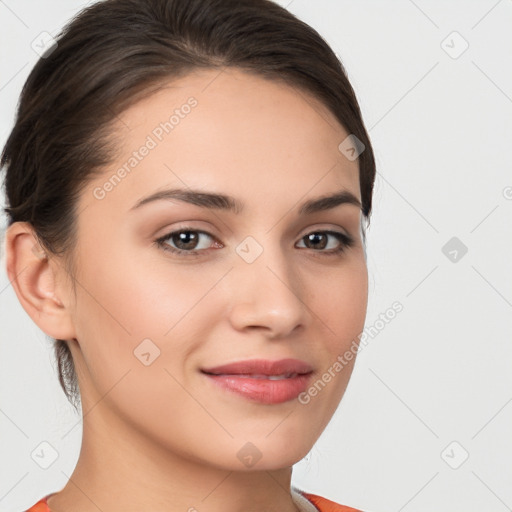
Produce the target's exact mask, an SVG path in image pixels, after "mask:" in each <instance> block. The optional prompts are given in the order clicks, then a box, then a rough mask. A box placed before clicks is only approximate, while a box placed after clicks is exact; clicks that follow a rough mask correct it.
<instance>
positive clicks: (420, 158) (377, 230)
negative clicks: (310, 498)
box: [0, 0, 512, 512]
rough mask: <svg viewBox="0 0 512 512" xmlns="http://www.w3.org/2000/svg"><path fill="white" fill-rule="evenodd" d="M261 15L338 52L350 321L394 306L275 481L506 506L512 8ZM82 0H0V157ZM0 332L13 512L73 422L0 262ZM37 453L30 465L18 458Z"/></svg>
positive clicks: (509, 476)
mask: <svg viewBox="0 0 512 512" xmlns="http://www.w3.org/2000/svg"><path fill="white" fill-rule="evenodd" d="M278 3H280V4H281V5H283V6H285V7H286V6H287V7H288V9H289V10H290V11H291V12H293V13H294V14H296V15H298V16H299V17H300V18H301V19H303V20H304V21H306V22H307V23H309V24H310V25H312V26H313V27H314V28H316V29H317V30H318V31H319V32H320V34H321V35H322V36H324V37H325V39H326V40H327V41H328V42H329V43H330V44H331V46H332V47H333V49H334V50H335V51H336V53H337V54H338V56H339V57H340V58H341V60H342V61H343V63H344V65H345V66H346V69H347V72H348V75H349V78H350V80H351V82H352V84H353V86H354V88H355V90H356V93H357V95H358V99H359V101H360V104H361V108H362V111H363V116H364V119H365V122H366V125H367V127H368V129H369V132H370V137H371V139H372V143H373V145H374V150H375V154H376V159H377V168H378V175H377V180H376V185H375V199H374V202H375V206H374V212H373V217H372V221H371V226H370V229H369V232H368V265H369V275H370V299H369V309H368V316H367V324H366V325H367V326H372V325H373V326H379V325H380V324H378V323H376V320H377V319H378V318H379V315H380V314H381V313H383V312H385V311H386V310H387V309H388V308H389V307H390V306H391V304H392V303H393V302H394V301H396V300H398V301H400V302H401V303H402V305H403V307H404V309H403V311H402V312H401V313H399V314H398V315H397V316H396V317H395V319H393V320H392V321H391V322H389V323H388V324H386V325H385V327H384V328H381V329H378V334H377V335H376V336H374V337H373V338H371V339H370V342H369V343H368V344H367V345H366V346H365V347H364V350H361V351H360V353H359V356H358V360H357V363H356V367H355V370H354V373H353V376H352V380H351V381H350V384H349V387H348V389H347V392H346V394H345V397H344V398H343V400H342V402H341V405H340V407H339V408H338V410H337V412H336V414H335V416H334V418H333V420H332V421H331V423H330V424H329V426H328V427H327V429H326V431H325V432H324V434H323V435H322V436H321V438H320V439H319V441H318V443H317V444H316V445H315V446H314V447H313V449H312V451H311V453H310V454H309V455H308V457H306V459H305V460H303V461H301V462H300V463H298V464H297V465H296V466H295V469H294V473H293V483H294V484H295V485H297V486H299V487H300V488H302V489H305V490H308V491H310V492H314V493H316V494H320V495H323V496H325V497H328V498H330V499H332V500H334V501H338V502H341V503H344V504H347V505H351V506H354V507H359V508H361V509H363V510H365V511H373V512H381V511H382V512H384V511H396V512H400V511H402V510H403V511H406V512H413V511H416V512H422V511H432V510H436V511H438V512H442V511H450V512H453V511H463V510H464V511H465V512H472V511H481V510H486V511H487V512H493V511H496V512H501V511H505V510H512V486H511V485H510V483H511V482H512V436H511V426H512V403H511V402H512V372H511V371H510V369H511V366H512V365H511V363H512V347H511V344H510V338H511V334H510V333H511V332H512V315H511V313H512V270H511V266H512V265H511V262H512V258H511V256H512V236H511V227H512V222H511V220H512V172H511V160H512V157H511V152H510V146H511V141H512V116H511V114H512V73H511V67H512V66H511V60H510V59H511V48H512V31H511V30H510V27H511V26H512V2H511V1H510V0H501V1H496V0H489V1H487V0H485V1H484V0H481V1H467V0H465V1H449V2H445V1H443V2H442V1H436V2H434V1H430V2H427V1H425V0H423V1H420V0H417V1H415V2H413V1H412V0H402V1H398V0H397V1H393V2H391V1H379V0H372V1H370V0H366V1H361V0H359V1H356V0H351V1H335V0H329V1H327V0H322V1H318V0H317V1H312V0H293V1H292V2H290V1H289V0H282V1H279V2H278ZM84 5H85V3H84V2H78V1H74V0H73V1H71V0H60V1H56V0H55V1H45V2H35V1H27V0H24V1H14V0H3V1H0V38H1V40H0V48H1V70H2V71H1V75H0V103H1V112H2V116H1V125H0V132H1V133H0V139H1V140H0V142H1V144H2V145H3V143H4V142H5V140H6V137H7V135H8V133H9V131H10V129H11V127H12V124H13V120H14V109H15V106H16V102H17V98H18V95H19V93H20V91H21V87H22V85H23V83H24V81H25V78H26V77H27V75H28V73H29V71H30V69H31V68H32V67H33V65H34V64H35V62H36V60H37V58H38V55H37V54H36V53H35V52H34V50H33V49H32V48H31V43H32V41H33V40H34V39H36V38H37V37H38V35H39V34H40V33H41V32H43V31H46V32H49V33H50V34H52V35H55V36H56V35H57V33H58V32H59V30H60V28H61V27H62V26H63V25H64V23H65V22H66V21H67V20H68V19H69V18H70V17H71V16H72V15H74V14H75V13H76V12H77V11H79V10H80V9H81V8H82V7H83V6H84ZM454 31H455V32H457V33H458V35H457V34H453V32H454ZM466 44H468V45H469V46H468V48H467V49H466V50H465V51H463V50H464V48H465V46H466ZM2 223H3V224H2V226H3V225H4V224H5V220H4V219H2ZM453 237H456V240H455V241H452V242H451V243H452V244H455V245H454V246H453V247H452V246H451V245H449V246H448V247H447V248H446V249H445V250H444V252H443V247H444V246H445V244H447V242H448V241H449V240H450V239H452V238H453ZM461 244H464V245H465V246H466V247H467V253H466V254H464V255H463V254H462V251H461V250H460V248H461V247H462V245H461ZM454 249H455V250H456V251H457V258H456V260H455V261H454V257H455V253H454V252H451V253H450V251H453V250H454ZM445 253H446V254H445ZM2 258H3V250H2ZM0 326H1V328H0V329H1V330H0V350H1V355H0V379H1V389H2V395H1V406H0V432H1V436H0V439H1V441H0V450H1V451H0V460H1V461H2V462H1V467H0V510H1V511H7V512H20V511H21V510H24V509H25V507H28V506H30V505H32V504H33V503H35V501H36V500H37V499H39V498H40V497H42V495H43V494H47V493H49V492H52V491H55V490H58V489H60V488H61V487H63V486H64V484H65V483H66V481H67V478H68V476H69V475H70V474H71V473H72V471H73V468H74V465H75V463H76V461H77V458H78V453H79V449H80V440H81V426H80V424H78V419H79V418H78V417H77V416H76V415H75V414H74V413H73V410H72V408H71V406H70V405H68V403H67V401H66V399H65V397H64V395H63V393H62V391H61V390H60V387H59V384H58V381H57V374H56V371H55V365H54V361H53V353H52V352H51V351H50V350H49V347H50V345H49V342H48V341H47V340H46V338H45V335H44V333H42V332H41V331H40V330H39V329H38V328H37V327H36V326H35V324H33V322H32V321H31V319H30V317H29V316H28V315H27V314H26V313H25V311H24V310H23V308H22V307H21V306H20V304H19V302H18V300H17V297H16V295H15V293H14V291H13V289H12V287H11V286H10V285H9V282H8V279H7V277H6V274H5V262H4V259H2V269H1V273H0ZM44 441H47V442H49V443H50V444H51V445H52V446H54V447H55V448H56V449H57V452H58V458H57V460H56V461H55V463H54V464H52V465H51V466H50V467H49V468H48V469H43V468H41V467H39V466H38V465H37V464H36V463H35V462H34V460H33V459H32V458H31V453H32V452H33V450H34V449H36V448H37V447H38V446H39V445H40V443H41V442H44ZM454 441H455V444H453V442H454ZM466 455H468V458H467V460H465V461H463V460H464V457H465V456H466ZM462 461H463V462H462ZM461 462H462V463H461ZM457 466H458V467H457Z"/></svg>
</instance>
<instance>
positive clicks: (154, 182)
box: [82, 68, 360, 212]
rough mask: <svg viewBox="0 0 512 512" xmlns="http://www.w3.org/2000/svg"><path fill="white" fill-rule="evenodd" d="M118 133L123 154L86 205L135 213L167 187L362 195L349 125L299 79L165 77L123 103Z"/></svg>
mask: <svg viewBox="0 0 512 512" xmlns="http://www.w3.org/2000/svg"><path fill="white" fill-rule="evenodd" d="M114 132H115V136H116V138H117V140H118V141H119V152H118V157H117V158H116V160H115V161H114V163H113V164H111V165H110V166H109V167H108V168H106V169H105V170H104V173H103V174H102V175H101V176H99V177H98V178H97V179H95V180H94V181H93V182H91V184H90V186H89V189H88V191H87V194H85V196H84V197H82V200H83V201H84V203H85V204H84V206H97V207H98V208H105V207H110V208H115V209H116V211H124V212H126V211H127V210H129V209H130V207H131V206H133V204H134V202H135V201H136V200H137V199H138V198H140V197H141V196H142V195H144V194H147V193H149V192H153V191H155V190H156V189H158V188H162V187H167V186H169V187H170V186H179V187H181V188H183V187H184V188H186V187H191V188H204V189H207V190H209V191H219V192H224V193H227V194H231V195H235V196H241V195H242V196H245V198H246V199H247V201H250V200H251V199H252V200H255V201H256V200H259V201H260V202H261V201H263V202H269V201H272V200H274V199H276V197H278V196H281V195H282V193H283V192H286V196H287V197H289V198H290V199H293V198H295V199H296V200H299V199H300V198H301V197H303V196H307V195H311V196H317V195H319V194H322V193H325V192H327V191H330V190H332V189H333V187H335V188H337V189H339V188H345V189H348V190H350V191H352V192H353V194H354V195H356V197H358V198H360V192H359V168H358V163H357V161H350V160H348V159H347V158H346V157H345V156H344V155H343V154H342V153H341V152H340V150H339V149H338V146H339V144H340V143H341V142H342V141H343V140H344V139H346V137H347V136H348V135H349V134H348V132H347V131H346V130H345V128H344V127H343V126H342V125H341V124H340V123H339V122H338V121H337V119H336V118H335V116H334V115H333V114H332V113H331V112H330V111H329V109H328V108H327V107H326V106H325V105H323V104H322V103H321V102H320V101H319V100H318V99H316V98H315V97H313V96H312V95H310V94H308V93H307V92H304V91H302V90H300V89H298V88H296V87H293V86H290V85H288V84H286V83H283V82H281V81H275V80H270V79H267V78H263V77H260V76H258V75H255V74H252V73H251V74H249V73H246V72H244V71H242V70H239V69H234V68H223V69H222V70H210V69H209V70H200V71H194V72H192V73H190V74H188V75H186V76H184V77H182V78H180V79H178V80H173V81H172V82H169V83H167V84H165V86H164V87H163V88H162V89H161V90H159V91H158V92H156V93H154V94H152V95H151V96H149V97H148V98H145V99H143V100H141V101H139V102H138V103H136V104H135V105H133V106H131V107H130V108H128V109H127V110H126V111H124V112H123V113H122V114H121V115H120V116H119V117H118V122H117V123H116V125H115V128H114ZM242 182H243V184H244V186H243V187H240V183H242ZM98 187H100V188H101V189H102V191H105V194H104V195H105V197H104V199H102V200H101V201H100V200H99V199H98V195H96V197H95V195H94V189H97V188H98ZM309 191H310V192H309ZM244 202H245V201H244ZM100 203H102V206H101V207H100V206H99V204H100Z"/></svg>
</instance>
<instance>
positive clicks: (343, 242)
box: [155, 227, 354, 257]
mask: <svg viewBox="0 0 512 512" xmlns="http://www.w3.org/2000/svg"><path fill="white" fill-rule="evenodd" d="M188 232H192V233H201V234H204V235H207V236H209V237H211V238H212V239H215V237H214V236H213V235H211V234H210V233H208V232H206V231H202V230H200V229H194V228H190V227H184V228H180V229H178V230H176V231H171V232H169V233H167V234H166V235H164V236H162V237H160V238H157V239H156V240H155V244H156V245H157V246H158V247H159V248H161V249H163V250H164V251H168V252H171V253H173V254H177V255H186V256H187V257H198V256H201V253H202V252H205V251H206V250H207V249H199V250H198V249H192V250H190V251H186V250H184V249H176V248H174V247H171V246H169V244H167V243H165V242H166V241H167V240H168V239H169V238H171V237H172V236H173V235H177V234H179V233H188ZM318 233H322V234H327V235H332V236H334V237H335V238H337V239H338V241H339V242H340V245H339V247H338V248H337V249H331V250H329V251H325V250H315V249H311V250H312V251H313V252H319V253H323V254H322V255H323V256H338V255H341V254H343V253H344V252H345V251H346V250H347V249H349V248H350V247H352V246H353V245H354V239H353V238H352V237H350V236H348V235H346V234H345V233H341V232H339V231H331V230H318V231H311V232H310V233H307V234H306V235H304V236H303V237H302V238H301V240H302V239H303V238H305V237H307V236H309V235H312V234H318ZM306 249H307V247H306Z"/></svg>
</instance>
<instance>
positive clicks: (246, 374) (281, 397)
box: [201, 359, 313, 404]
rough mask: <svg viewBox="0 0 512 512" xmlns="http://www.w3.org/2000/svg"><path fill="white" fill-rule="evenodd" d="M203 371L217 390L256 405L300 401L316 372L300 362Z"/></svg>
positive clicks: (251, 362)
mask: <svg viewBox="0 0 512 512" xmlns="http://www.w3.org/2000/svg"><path fill="white" fill-rule="evenodd" d="M201 371H202V373H203V374H204V375H205V376H206V377H207V380H208V381H209V382H212V383H213V384H214V385H215V387H216V388H217V389H219V388H220V389H222V390H225V391H229V392H232V393H236V394H237V395H239V396H242V397H244V398H246V399H249V400H251V401H253V402H259V403H262V404H278V403H282V402H287V401H289V400H292V399H294V398H296V397H297V396H298V395H299V394H300V393H302V392H303V391H304V390H305V389H306V388H307V386H308V384H309V381H310V378H311V375H312V373H313V368H312V367H311V366H310V365H309V364H308V363H305V362H304V361H300V360H298V359H281V360H279V361H269V360H264V359H251V360H247V361H239V362H236V363H230V364H226V365H222V366H215V367H213V368H205V369H203V370H201Z"/></svg>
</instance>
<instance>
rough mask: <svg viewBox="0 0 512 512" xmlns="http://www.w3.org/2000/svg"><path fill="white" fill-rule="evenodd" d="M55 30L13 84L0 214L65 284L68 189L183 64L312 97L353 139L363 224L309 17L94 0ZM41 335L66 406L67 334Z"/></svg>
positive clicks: (238, 7)
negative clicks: (250, 76)
mask: <svg viewBox="0 0 512 512" xmlns="http://www.w3.org/2000/svg"><path fill="white" fill-rule="evenodd" d="M56 41H57V46H56V47H55V48H54V49H53V51H49V52H47V55H43V57H42V58H40V59H39V61H38V62H37V64H36V65H35V66H34V68H33V70H32V71H31V73H30V75H29V76H28V78H27V80H26V82H25V84H24V86H23V90H22V92H21V95H20V100H19V103H18V109H17V112H16V121H15V124H14V127H13V129H12V131H11V133H10V135H9V137H8V140H7V142H6V144H5V146H4V148H3V151H2V155H1V160H0V165H1V166H2V168H5V169H6V176H5V181H4V183H5V192H6V200H7V201H6V204H7V207H6V208H4V210H5V212H6V213H7V216H8V225H10V224H12V223H13V222H17V221H26V222H29V223H30V224H31V226H32V227H33V229H34V232H35V235H36V237H37V239H38V241H39V243H40V244H41V247H42V248H43V249H44V250H45V251H47V252H48V253H49V254H53V255H55V256H57V255H59V256H60V257H61V258H62V260H63V261H64V263H65V268H66V270H67V272H68V275H69V277H70V279H71V283H72V286H73V289H74V291H75V294H76V283H75V280H74V279H73V276H75V272H76V269H77V266H76V264H77V261H76V258H75V257H74V256H75V255H74V253H73V249H74V247H75V246H76V242H77V239H76V237H77V233H76V220H77V215H78V212H77V209H76V205H77V200H78V198H79V197H80V194H81V192H82V191H83V189H84V187H85V186H86V185H87V183H88V182H89V181H90V180H91V179H93V178H95V177H97V176H98V175H99V174H101V173H102V172H104V170H105V166H107V165H108V164H110V163H111V162H112V161H113V159H114V158H115V157H116V151H118V150H119V144H118V143H117V142H118V141H116V139H115V133H113V130H112V125H113V123H115V122H116V120H117V116H118V115H119V114H120V113H121V112H122V111H123V110H125V109H126V108H128V107H129V106H132V105H133V104H135V103H136V102H137V101H138V100H140V99H143V98H145V97H147V96H149V95H150V94H151V93H152V92H156V91H157V90H158V89H159V88H161V87H163V86H166V85H168V84H169V82H170V81H172V80H173V79H176V78H180V77H183V76H185V75H186V74H187V73H188V72H190V71H193V70H195V69H201V68H204V69H207V68H209V69H219V70H221V69H222V68H224V67H237V68H240V69H242V70H245V71H247V72H250V73H255V74H257V75H259V76H261V77H264V78H268V79H271V80H279V81H283V82H284V83H287V84H288V85H290V86H293V87H296V88H297V89H300V90H302V91H306V92H309V93H310V94H313V95H314V97H316V98H317V99H319V100H320V101H321V102H322V103H323V104H324V105H325V106H326V107H327V108H328V109H329V110H330V111H331V112H332V113H333V114H334V116H335V117H336V118H337V119H338V121H339V122H340V123H341V124H342V126H344V128H345V129H346V130H347V131H348V133H349V134H353V135H355V136H356V137H357V138H358V139H359V140H360V141H362V143H363V144H364V146H365V149H364V151H363V152H362V153H361V154H360V155H359V160H358V162H359V181H360V189H361V198H362V206H363V209H362V214H363V216H364V218H365V220H366V222H367V224H368V223H369V219H370V213H371V208H372V193H373V185H374V180H375V172H376V171H375V161H374V155H373V150H372V146H371V143H370V140H369V137H368V134H367V132H366V129H365V126H364V123H363V120H362V116H361V111H360V108H359V104H358V102H357V99H356V95H355V93H354V90H353V88H352V86H351V84H350V82H349V80H348V78H347V75H346V72H345V69H344V67H343V65H342V63H341V62H340V61H339V59H338V58H337V56H336V55H335V54H334V52H333V51H332V49H331V48H330V47H329V45H328V44H327V42H326V41H325V40H324V39H323V38H322V37H321V36H320V35H319V34H318V33H317V32H316V31H315V30H314V29H313V28H312V27H310V26H309V25H307V24H306V23H304V22H303V21H301V20H299V19H298V18H297V17H296V16H294V15H293V14H291V13H290V12H289V11H287V10H286V9H284V8H283V7H281V6H279V5H278V4H276V3H274V2H273V1H271V0H104V1H101V2H98V3H95V4H93V5H91V6H89V7H87V8H86V9H84V10H82V11H81V12H80V13H78V15H77V16H75V18H73V19H72V20H71V21H70V22H69V23H68V24H67V25H66V26H65V27H64V28H63V30H62V32H61V33H60V34H59V35H58V36H57V38H56ZM340 142H341V141H340ZM363 237H364V228H363ZM50 339H51V338H50ZM52 341H53V342H54V343H55V345H54V349H55V356H56V359H57V363H58V371H59V381H60V384H61V386H62V389H63V391H64V393H65V395H66V396H67V398H68V400H69V401H70V403H71V404H72V405H73V406H74V407H75V408H77V405H79V404H80V393H79V388H78V383H77V377H76V373H75V368H74V365H73V359H72V356H71V352H70V350H69V347H68V345H67V341H66V340H53V339H52Z"/></svg>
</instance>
